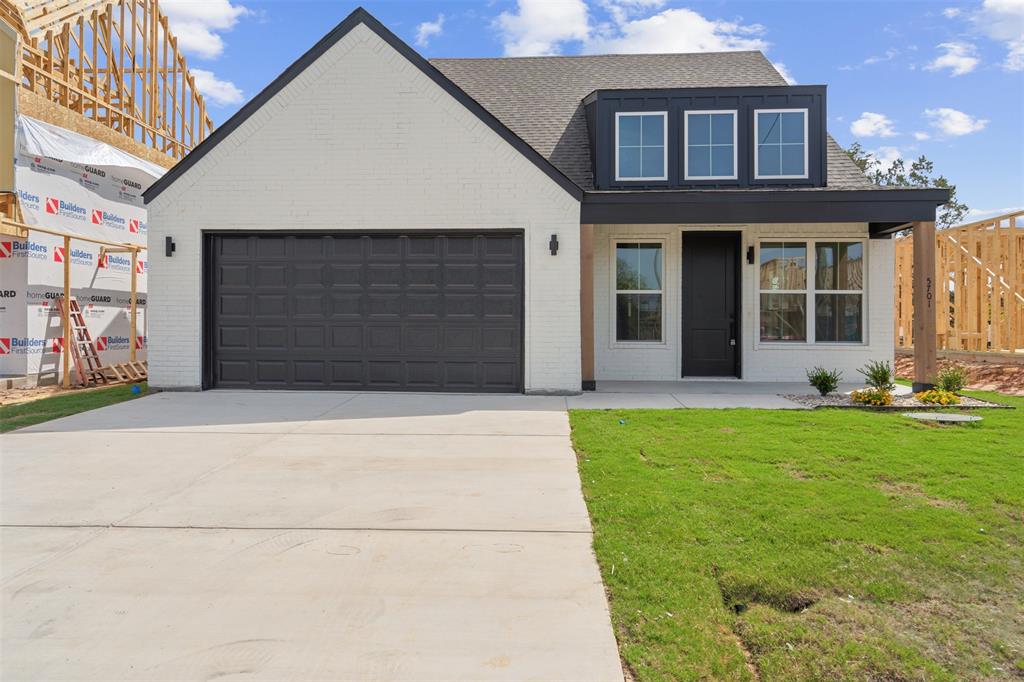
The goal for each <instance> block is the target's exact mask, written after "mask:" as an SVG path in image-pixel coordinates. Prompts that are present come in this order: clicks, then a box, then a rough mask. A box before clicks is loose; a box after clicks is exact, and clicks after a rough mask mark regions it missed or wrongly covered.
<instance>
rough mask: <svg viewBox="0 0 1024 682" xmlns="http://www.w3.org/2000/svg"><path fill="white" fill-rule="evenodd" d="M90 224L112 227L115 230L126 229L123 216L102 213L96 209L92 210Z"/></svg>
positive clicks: (126, 225)
mask: <svg viewBox="0 0 1024 682" xmlns="http://www.w3.org/2000/svg"><path fill="white" fill-rule="evenodd" d="M92 224H93V225H103V226H104V227H112V228H114V229H115V230H124V229H127V227H128V221H127V220H126V219H125V218H124V217H123V216H119V215H117V214H116V213H111V212H110V211H103V210H100V209H98V208H94V209H93V210H92Z"/></svg>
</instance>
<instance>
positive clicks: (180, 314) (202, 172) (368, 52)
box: [148, 25, 580, 392]
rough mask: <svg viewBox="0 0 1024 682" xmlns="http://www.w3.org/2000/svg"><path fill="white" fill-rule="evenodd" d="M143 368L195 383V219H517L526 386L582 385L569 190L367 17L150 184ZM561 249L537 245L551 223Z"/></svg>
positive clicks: (319, 226) (358, 224)
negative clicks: (169, 250)
mask: <svg viewBox="0 0 1024 682" xmlns="http://www.w3.org/2000/svg"><path fill="white" fill-rule="evenodd" d="M149 227H150V230H149V231H150V235H149V238H150V243H152V244H154V245H156V246H160V247H161V248H162V245H163V241H164V237H165V236H166V235H171V236H172V237H173V238H174V241H175V242H176V243H177V251H176V252H175V254H174V256H173V257H172V258H166V257H164V256H163V253H162V251H158V250H157V249H156V248H154V252H153V256H154V257H153V259H152V261H151V263H150V293H149V301H148V305H149V310H150V326H149V334H150V339H149V343H150V347H149V353H150V355H149V366H150V383H151V384H152V385H153V386H154V387H159V388H197V387H199V385H200V383H201V356H202V354H201V350H200V349H201V345H200V344H201V339H202V326H201V298H202V288H201V265H202V264H201V238H200V237H201V233H202V231H203V230H231V229H238V230H303V229H309V230H343V229H351V230H375V229H389V230H439V229H467V230H487V229H509V228H511V229H522V230H525V233H526V239H525V253H526V255H525V260H526V263H525V264H526V323H525V324H526V358H525V361H526V381H525V385H526V390H527V391H531V392H535V391H578V390H579V386H580V363H579V343H580V341H579V339H580V335H579V202H577V201H576V200H575V199H573V198H572V197H571V196H569V195H568V194H567V193H566V192H565V191H564V190H563V189H561V188H560V187H559V186H558V185H556V184H555V183H554V182H553V181H552V180H551V179H550V178H549V177H547V176H546V175H545V174H544V173H543V172H542V171H541V170H540V169H538V168H537V167H536V166H534V165H533V163H531V162H530V161H528V160H527V159H526V158H524V157H523V156H522V155H521V154H520V153H519V152H517V151H516V150H515V149H513V148H512V147H511V146H510V145H508V144H507V143H506V142H505V141H504V140H502V139H501V138H500V137H499V136H498V135H497V134H496V133H495V132H494V131H492V130H491V129H490V128H488V127H487V126H486V125H484V124H483V123H481V122H480V121H479V119H477V118H476V117H475V116H474V115H473V114H471V113H470V112H469V111H467V110H466V109H465V108H464V107H463V106H462V105H461V104H459V103H458V102H457V101H456V100H454V99H453V98H451V97H450V96H449V95H448V94H447V93H445V92H444V91H443V90H442V89H441V88H440V87H438V86H437V85H436V84H435V83H434V82H433V81H431V80H430V79H429V78H427V77H426V76H425V75H424V74H423V73H422V72H420V71H419V70H418V69H417V68H416V67H414V66H413V65H411V64H410V63H409V62H407V61H406V60H405V59H404V58H403V57H401V56H400V55H399V54H398V53H397V52H395V51H394V50H393V49H392V48H391V47H390V46H389V45H387V43H385V42H384V41H383V40H381V39H380V38H379V37H378V36H377V35H376V34H374V33H373V32H372V31H370V30H369V29H367V28H366V27H365V26H362V25H360V26H358V27H356V28H355V29H353V30H352V31H351V32H350V33H349V34H348V35H347V36H345V37H344V38H343V39H342V40H340V41H339V42H338V43H336V44H335V45H334V46H333V47H332V48H331V49H330V50H328V52H327V53H325V54H324V55H323V56H322V57H321V58H320V59H319V60H317V62H315V63H314V64H313V65H312V66H311V67H310V68H309V69H308V70H307V71H306V72H305V73H303V74H302V75H300V76H299V77H298V78H296V79H295V80H293V81H292V82H291V83H290V84H288V85H287V86H286V87H285V88H284V89H283V90H281V91H280V92H279V93H278V94H277V95H276V96H274V97H273V98H272V99H271V100H270V101H269V102H268V103H267V104H266V105H265V106H264V107H263V108H262V109H261V110H260V111H259V112H257V113H256V114H254V115H253V116H252V117H250V118H249V120H248V121H246V122H245V123H244V124H243V125H242V126H240V127H239V128H238V129H236V130H235V131H233V132H232V133H231V134H230V135H229V136H228V137H227V138H226V139H225V140H224V141H222V142H221V144H220V145H218V146H217V147H215V148H214V149H213V150H212V151H210V152H209V153H208V154H207V155H206V156H205V157H203V158H202V159H200V160H199V161H198V163H196V164H195V165H194V166H193V167H192V168H190V169H189V170H188V171H187V172H186V173H185V174H184V175H183V176H182V177H181V178H179V179H178V181H177V182H176V183H175V184H174V185H172V186H171V187H169V188H168V189H167V190H165V191H164V192H163V193H162V194H160V195H159V196H158V197H157V198H156V199H155V200H154V201H153V202H152V204H151V205H150V207H149ZM553 233H554V234H557V235H558V239H559V242H560V244H561V248H560V250H559V253H558V255H557V256H551V255H550V253H549V252H548V246H547V244H548V240H549V238H550V235H551V234H553Z"/></svg>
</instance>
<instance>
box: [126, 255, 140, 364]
mask: <svg viewBox="0 0 1024 682" xmlns="http://www.w3.org/2000/svg"><path fill="white" fill-rule="evenodd" d="M138 264H139V250H138V249H132V293H131V299H130V306H131V312H130V314H129V317H130V318H131V322H130V325H131V333H130V335H129V339H130V341H129V343H128V361H129V362H135V340H136V338H138V337H137V334H138V333H139V332H138V329H137V326H136V303H135V301H136V291H137V282H138V271H137V270H136V267H138Z"/></svg>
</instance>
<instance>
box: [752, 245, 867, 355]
mask: <svg viewBox="0 0 1024 682" xmlns="http://www.w3.org/2000/svg"><path fill="white" fill-rule="evenodd" d="M764 242H770V243H775V242H800V243H802V244H804V245H805V247H806V248H807V287H806V288H805V289H762V288H761V271H760V269H761V244H762V243H764ZM836 242H842V243H844V244H852V243H854V242H857V243H859V244H861V249H862V253H863V258H864V265H863V268H864V288H862V289H820V290H819V289H818V288H817V283H816V281H815V277H814V275H815V268H816V267H817V249H816V248H815V247H816V246H817V244H818V243H822V244H834V243H836ZM868 246H869V244H868V240H867V239H866V238H864V237H862V236H856V237H842V236H836V237H827V238H825V237H823V238H809V237H782V236H778V237H777V236H770V237H761V238H759V239H758V240H757V248H756V249H755V251H756V253H755V254H754V263H755V265H754V267H755V268H757V269H756V270H755V273H754V330H753V331H754V347H755V349H762V348H764V349H773V350H774V349H782V348H808V347H814V348H862V347H864V346H867V345H868V326H867V325H868V320H869V319H870V318H869V317H868V287H869V284H868V281H869V279H870V277H869V275H868V272H869V270H868V268H869V265H870V264H869V262H868V258H869V255H868ZM762 293H764V294H804V295H805V297H806V298H805V302H804V318H805V319H804V324H805V330H804V336H805V337H806V339H805V340H804V341H762V340H761V294H762ZM819 293H821V294H860V296H861V306H860V329H861V338H860V341H818V340H817V334H816V331H817V330H816V329H815V325H814V319H815V311H816V307H815V296H816V295H817V294H819Z"/></svg>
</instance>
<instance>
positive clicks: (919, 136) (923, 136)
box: [914, 130, 932, 142]
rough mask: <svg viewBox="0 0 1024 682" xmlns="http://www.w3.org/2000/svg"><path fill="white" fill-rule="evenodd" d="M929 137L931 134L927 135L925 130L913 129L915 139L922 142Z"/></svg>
mask: <svg viewBox="0 0 1024 682" xmlns="http://www.w3.org/2000/svg"><path fill="white" fill-rule="evenodd" d="M931 137H932V136H931V135H929V134H928V133H927V132H925V131H923V130H915V131H914V139H915V140H917V141H918V142H924V141H925V140H929V139H931Z"/></svg>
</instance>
